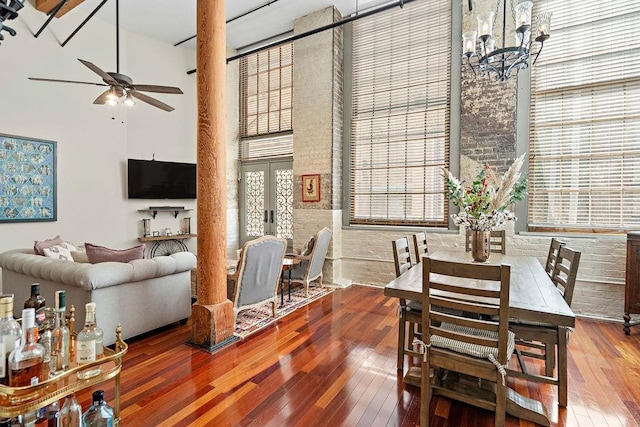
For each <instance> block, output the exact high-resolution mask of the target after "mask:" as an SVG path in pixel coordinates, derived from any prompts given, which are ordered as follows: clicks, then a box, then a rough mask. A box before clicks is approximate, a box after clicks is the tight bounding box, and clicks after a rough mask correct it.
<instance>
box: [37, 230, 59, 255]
mask: <svg viewBox="0 0 640 427" xmlns="http://www.w3.org/2000/svg"><path fill="white" fill-rule="evenodd" d="M62 243H63V240H62V239H61V238H60V236H59V235H58V236H56V237H54V238H53V239H47V240H42V241H38V240H36V241H34V242H33V253H34V254H36V255H42V256H44V250H45V248H50V247H51V246H56V245H60V244H62Z"/></svg>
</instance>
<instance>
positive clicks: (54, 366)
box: [50, 291, 71, 374]
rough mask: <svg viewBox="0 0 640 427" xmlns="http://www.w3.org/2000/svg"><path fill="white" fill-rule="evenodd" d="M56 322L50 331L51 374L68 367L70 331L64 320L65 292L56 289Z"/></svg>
mask: <svg viewBox="0 0 640 427" xmlns="http://www.w3.org/2000/svg"><path fill="white" fill-rule="evenodd" d="M55 311H56V323H55V326H54V328H53V331H51V362H50V370H51V373H52V374H56V373H60V372H62V371H64V370H66V369H68V368H69V345H70V342H69V341H70V337H71V333H70V332H69V328H67V325H66V320H65V316H64V314H65V311H66V293H65V291H56V295H55Z"/></svg>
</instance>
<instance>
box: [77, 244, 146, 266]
mask: <svg viewBox="0 0 640 427" xmlns="http://www.w3.org/2000/svg"><path fill="white" fill-rule="evenodd" d="M84 247H85V250H86V252H87V258H89V262H90V263H91V264H97V263H99V262H109V261H111V262H129V261H132V260H134V259H143V258H144V245H138V246H134V247H132V248H129V249H109V248H105V247H104V246H98V245H93V244H91V243H85V244H84Z"/></svg>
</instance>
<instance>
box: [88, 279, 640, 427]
mask: <svg viewBox="0 0 640 427" xmlns="http://www.w3.org/2000/svg"><path fill="white" fill-rule="evenodd" d="M396 307H397V300H395V299H389V298H386V297H384V296H383V293H382V289H379V288H371V287H364V286H352V287H350V288H348V289H339V290H337V291H336V292H333V293H332V294H330V295H328V296H327V297H324V298H323V299H321V300H319V301H316V302H314V303H312V304H311V305H309V306H307V307H305V308H302V309H299V310H297V311H296V312H294V313H292V314H290V315H288V316H286V317H285V318H284V319H282V320H280V321H278V323H277V324H276V325H273V326H270V327H268V328H266V329H265V330H263V331H262V332H259V333H258V334H257V335H254V336H252V337H250V338H249V339H246V340H245V341H242V342H237V343H234V344H231V345H230V346H228V347H227V348H224V349H222V350H221V351H219V352H217V353H215V354H209V353H207V352H205V351H203V350H200V349H197V348H194V347H191V346H189V345H187V344H186V342H187V341H188V340H189V338H190V326H189V325H187V326H179V327H173V328H168V329H165V330H163V331H161V332H158V333H156V334H154V335H152V336H148V337H145V338H143V339H139V340H136V341H132V342H130V346H129V352H128V354H127V355H126V356H125V361H124V370H123V373H122V393H121V410H122V425H124V426H414V425H417V424H418V421H419V412H420V400H419V399H420V390H419V389H418V388H415V387H412V386H404V385H403V384H402V381H401V374H400V373H399V372H398V371H397V370H396V339H397V335H396V334H397V321H398V318H397V314H396ZM152 314H153V313H152V312H151V311H150V312H149V315H152ZM514 362H515V358H514ZM528 366H529V368H530V369H539V370H541V369H542V362H541V361H538V360H536V361H535V362H532V363H531V364H529V365H528ZM405 371H406V369H405ZM509 381H510V384H509V385H510V386H511V387H514V388H515V389H516V390H517V391H518V392H519V393H521V394H523V395H525V396H530V397H533V398H536V399H539V400H541V401H542V402H543V403H544V404H545V406H546V407H547V409H548V411H549V413H550V416H551V418H552V425H557V426H580V427H584V426H594V427H600V426H635V425H640V328H632V334H631V336H625V335H624V333H623V332H622V325H621V324H613V323H604V322H595V321H588V320H581V319H579V320H578V321H577V326H576V329H575V331H574V332H573V333H572V334H571V338H570V341H569V405H568V407H567V408H559V407H558V406H557V392H556V389H555V388H554V387H552V386H549V385H540V384H528V383H526V382H525V381H522V380H518V381H515V380H513V379H510V380H509ZM102 388H104V390H105V391H106V396H105V397H106V399H107V401H108V402H109V403H110V404H113V397H114V395H113V382H112V381H110V382H108V383H105V384H103V387H102ZM78 400H79V401H80V403H81V404H82V405H83V408H85V409H86V407H87V406H88V405H89V404H90V400H91V392H90V391H85V392H83V393H81V394H79V395H78ZM431 414H432V417H431V425H432V426H493V424H494V421H493V415H492V414H491V413H489V412H486V411H483V410H480V409H476V408H473V407H470V406H466V405H463V404H461V403H458V402H452V401H450V400H447V399H443V398H436V399H434V402H433V405H432V408H431ZM532 425H533V424H531V423H529V422H524V421H522V422H521V421H520V420H519V419H516V418H514V417H511V416H507V426H532Z"/></svg>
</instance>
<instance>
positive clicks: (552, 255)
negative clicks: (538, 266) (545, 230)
mask: <svg viewBox="0 0 640 427" xmlns="http://www.w3.org/2000/svg"><path fill="white" fill-rule="evenodd" d="M564 245H566V243H565V242H563V241H561V240H558V239H556V238H555V237H554V238H552V239H551V244H550V245H549V252H548V253H547V261H546V262H545V265H544V271H546V272H547V274H548V275H549V277H553V269H554V267H555V266H556V261H557V260H558V252H560V248H561V247H563V246H564Z"/></svg>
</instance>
